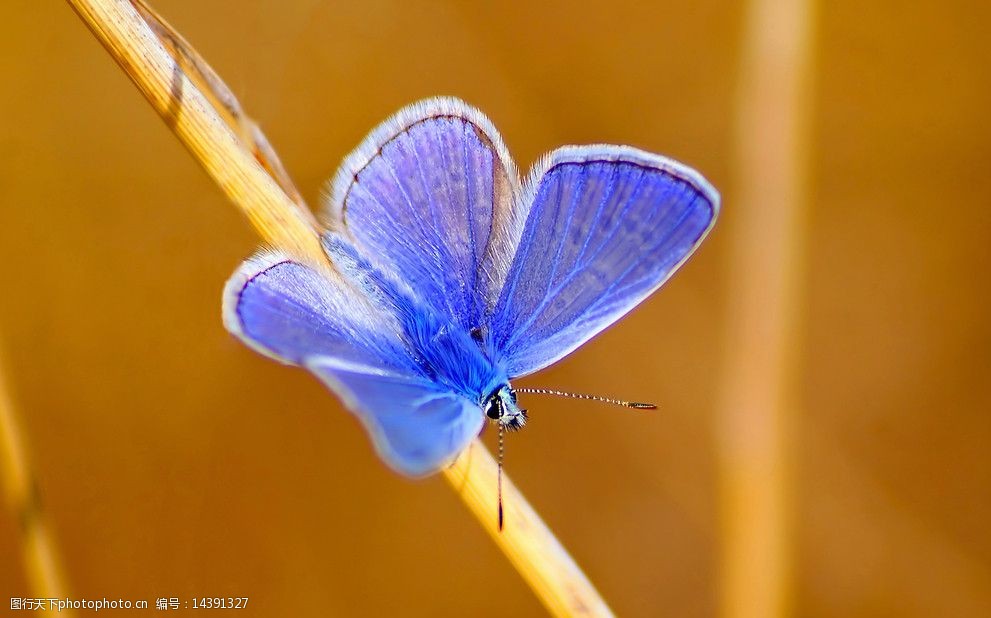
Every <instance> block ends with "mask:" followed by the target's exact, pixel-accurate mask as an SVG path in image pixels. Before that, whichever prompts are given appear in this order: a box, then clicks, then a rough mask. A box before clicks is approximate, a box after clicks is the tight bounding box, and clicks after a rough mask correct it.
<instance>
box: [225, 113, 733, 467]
mask: <svg viewBox="0 0 991 618" xmlns="http://www.w3.org/2000/svg"><path fill="white" fill-rule="evenodd" d="M327 195H328V197H327V203H326V206H325V212H324V216H325V220H326V224H327V231H326V233H325V234H324V235H323V237H322V240H323V248H324V250H325V252H326V254H327V257H328V259H329V261H330V262H331V264H333V267H334V271H335V273H333V274H331V273H327V272H325V270H324V269H320V268H313V267H311V266H309V265H307V264H304V263H301V262H299V261H297V260H294V259H292V258H291V257H289V256H285V255H282V254H279V253H273V252H264V253H262V254H259V255H258V256H256V257H254V258H252V259H249V260H248V261H246V262H245V263H244V264H243V265H242V267H241V268H240V269H238V271H237V272H236V273H235V274H234V276H233V277H232V278H231V280H230V281H229V282H228V284H227V287H226V289H225V294H224V321H225V325H226V326H227V328H228V329H229V330H231V331H232V332H233V333H234V334H236V335H237V336H239V337H240V338H241V339H242V340H244V341H245V342H246V343H247V344H248V345H249V346H251V347H253V348H254V349H256V350H258V351H260V352H262V353H263V354H266V355H268V356H271V357H273V358H276V359H277V360H280V361H282V362H285V363H288V364H294V365H300V366H303V367H305V368H307V369H308V370H310V371H311V372H312V373H314V374H315V375H316V376H317V377H318V378H319V379H320V380H321V381H323V382H324V383H325V384H326V385H327V386H328V387H330V389H331V390H333V391H334V392H335V393H336V394H337V395H338V396H339V397H341V399H342V400H343V401H344V403H345V404H346V406H347V407H348V408H349V409H350V410H351V411H352V412H354V413H355V415H356V416H357V417H358V418H359V420H361V421H362V423H363V424H364V425H365V427H366V429H367V430H368V431H369V433H370V435H371V437H372V440H373V443H374V444H375V446H376V449H377V450H378V452H379V454H380V456H381V457H382V458H383V459H384V460H385V461H386V463H388V464H389V465H391V466H392V467H393V468H395V469H396V470H398V471H400V472H402V473H404V474H408V475H412V476H419V475H423V474H429V473H431V472H434V471H436V470H437V469H438V468H440V467H441V466H443V465H445V464H446V463H447V462H449V461H450V460H451V458H453V457H454V456H456V455H457V454H458V453H459V452H460V451H461V450H462V449H463V448H464V447H465V446H466V445H467V444H468V443H469V442H470V441H471V439H472V438H474V437H475V436H476V435H477V434H478V433H479V431H480V430H481V428H482V426H483V424H484V422H485V419H486V418H488V419H491V420H494V421H496V422H498V423H500V425H501V426H502V427H505V428H508V429H518V428H520V427H522V426H523V425H524V424H525V423H526V420H527V416H526V411H525V410H522V409H521V408H520V407H519V405H518V404H517V401H516V394H515V393H514V391H513V389H512V387H511V386H510V380H511V379H513V378H516V377H519V376H522V375H526V374H529V373H532V372H534V371H538V370H540V369H542V368H543V367H546V366H548V365H550V364H552V363H554V362H556V361H557V360H559V359H560V358H562V357H564V356H566V355H567V354H569V353H570V352H572V351H573V350H574V349H576V348H577V347H579V346H580V345H582V344H583V343H584V342H585V341H587V340H588V339H589V338H591V337H592V336H594V335H595V334H597V333H598V332H600V331H601V330H603V329H604V328H606V327H607V326H609V325H610V324H612V323H613V322H615V321H616V320H618V319H619V318H620V317H621V316H622V315H624V314H625V313H626V312H628V311H629V310H631V309H632V308H633V307H634V306H636V305H637V304H638V303H639V302H641V301H642V300H644V299H645V298H646V297H647V296H649V295H650V294H651V293H652V292H653V291H654V290H656V289H657V288H658V287H660V286H661V285H662V284H663V283H664V282H665V281H666V280H667V279H668V277H670V275H671V274H672V273H673V272H674V271H675V270H676V269H677V268H678V267H679V266H680V265H681V264H682V263H683V262H684V261H685V260H686V259H687V258H688V256H689V255H690V254H691V253H692V251H694V249H695V248H696V247H697V246H698V244H699V243H700V242H701V240H702V238H703V237H704V236H705V235H706V233H707V232H708V231H709V229H710V228H711V226H712V224H713V222H714V220H715V217H716V212H717V209H718V194H717V193H716V192H715V190H714V189H713V188H712V187H711V186H710V185H709V184H708V183H707V182H706V181H705V180H704V179H703V178H702V177H701V176H700V175H698V173H697V172H695V171H694V170H691V169H690V168H687V167H685V166H683V165H681V164H679V163H676V162H673V161H671V160H670V159H666V158H664V157H660V156H658V155H652V154H650V153H646V152H643V151H640V150H637V149H634V148H629V147H623V146H586V147H565V148H561V149H558V150H556V151H554V152H552V153H551V154H549V155H547V156H546V157H544V158H543V159H542V160H541V161H540V162H539V163H538V164H537V165H536V166H535V167H534V169H533V171H532V172H531V173H530V175H529V176H528V178H527V179H526V180H525V181H521V180H520V179H519V176H518V174H517V171H516V167H515V165H514V164H513V163H512V159H511V158H510V157H509V154H508V152H507V151H506V148H505V146H504V145H503V144H502V140H501V138H500V137H499V134H498V133H497V132H496V130H495V128H494V127H493V126H492V125H491V123H490V122H489V121H488V119H486V118H485V117H484V116H482V115H481V114H480V113H479V112H477V111H476V110H474V109H473V108H471V107H469V106H467V105H465V104H464V103H462V102H460V101H457V100H455V99H432V100H428V101H425V102H422V103H419V104H415V105H413V106H410V107H408V108H406V109H404V110H402V111H401V112H399V113H398V114H397V115H396V116H394V117H393V118H392V119H390V120H388V121H387V122H385V123H383V124H382V125H381V126H380V127H379V128H378V129H376V130H375V131H374V132H373V133H372V134H371V135H370V136H369V137H368V138H367V139H366V140H365V142H364V143H363V144H362V145H361V146H359V148H358V149H357V150H356V151H355V152H354V153H352V154H351V155H350V156H349V157H348V158H347V159H345V162H344V164H343V165H342V166H341V169H340V171H339V172H338V174H337V176H336V177H335V180H334V183H333V185H332V187H331V188H330V190H329V191H328V194H327Z"/></svg>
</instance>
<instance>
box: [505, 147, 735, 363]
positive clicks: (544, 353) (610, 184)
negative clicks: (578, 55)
mask: <svg viewBox="0 0 991 618" xmlns="http://www.w3.org/2000/svg"><path fill="white" fill-rule="evenodd" d="M521 200H522V201H523V202H525V203H526V204H527V205H528V209H527V210H528V212H529V215H528V218H527V221H526V224H525V227H524V230H523V234H522V238H521V241H520V245H519V249H518V250H517V251H516V254H515V256H514V258H513V261H512V264H511V266H510V268H509V272H508V274H507V276H506V279H505V285H504V287H503V289H502V291H501V294H500V296H499V298H498V301H497V302H496V303H495V306H494V308H493V310H492V315H491V317H490V319H489V322H488V329H489V331H490V332H491V334H492V335H491V336H492V337H493V339H494V344H495V347H496V349H498V350H499V351H500V352H501V354H502V357H503V359H504V362H505V363H506V364H507V367H508V371H509V375H511V376H520V375H525V374H528V373H531V372H533V371H537V370H538V369H541V368H543V367H546V366H548V365H550V364H551V363H554V362H555V361H557V360H559V359H560V358H562V357H563V356H565V355H567V354H569V353H570V352H571V351H573V350H574V349H575V348H577V347H578V346H580V345H581V344H583V343H584V342H586V341H587V340H588V339H590V338H591V337H593V336H594V335H596V334H597V333H599V332H600V331H602V330H603V329H604V328H606V327H607V326H609V325H610V324H612V323H613V322H615V321H616V320H618V319H619V318H620V317H622V316H623V315H624V314H625V313H627V312H628V311H630V310H631V309H632V308H633V307H635V306H636V305H637V304H638V303H640V302H641V301H642V300H644V299H645V298H646V297H647V296H649V295H650V294H651V293H652V292H653V291H654V290H656V289H657V288H658V287H660V286H661V285H662V284H663V283H664V282H665V281H666V280H667V279H668V277H670V276H671V275H672V274H673V273H674V271H675V270H677V268H678V267H679V266H681V264H682V263H683V262H684V261H685V260H686V259H687V258H688V257H689V256H690V255H691V254H692V252H693V251H694V250H695V248H696V247H697V246H698V244H699V243H700V242H701V241H702V239H703V238H704V237H705V235H706V234H707V233H708V231H709V229H710V228H711V227H712V224H713V223H714V222H715V218H716V214H717V211H718V208H719V195H718V193H717V192H716V190H715V189H714V188H713V187H712V186H711V185H710V184H709V183H708V182H707V181H706V180H705V179H704V178H702V177H701V176H700V175H699V174H698V173H697V172H695V171H694V170H691V169H690V168H687V167H685V166H683V165H681V164H679V163H676V162H674V161H671V160H669V159H666V158H664V157H660V156H658V155H653V154H650V153H646V152H643V151H640V150H636V149H634V148H628V147H620V146H590V147H566V148H562V149H559V150H557V151H554V152H553V153H551V154H550V155H549V156H548V157H547V158H546V159H545V160H544V161H543V162H542V163H541V164H538V166H537V167H536V168H535V170H534V172H533V173H532V174H531V176H530V178H529V180H528V182H527V184H526V187H525V188H524V190H523V193H522V196H521Z"/></svg>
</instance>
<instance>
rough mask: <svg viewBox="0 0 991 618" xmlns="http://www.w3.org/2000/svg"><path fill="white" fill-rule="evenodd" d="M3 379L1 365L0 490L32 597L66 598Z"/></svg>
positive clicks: (51, 541)
mask: <svg viewBox="0 0 991 618" xmlns="http://www.w3.org/2000/svg"><path fill="white" fill-rule="evenodd" d="M0 361H2V359H0ZM4 377H5V376H4V372H3V363H2V362H0V478H2V483H0V487H2V489H3V493H4V498H5V502H6V503H7V508H8V509H9V510H10V512H11V513H12V514H13V515H14V521H16V522H17V524H18V531H19V533H20V537H21V555H22V557H23V561H24V572H25V574H26V576H27V580H28V586H29V587H30V596H31V598H40V599H64V598H66V597H67V596H68V595H67V594H66V589H65V585H64V579H63V577H62V569H61V567H60V560H59V556H58V548H57V547H56V545H55V541H54V538H53V537H52V534H51V531H50V530H49V527H48V523H47V519H46V517H45V513H44V510H43V509H42V507H41V503H40V502H39V499H38V489H37V482H36V480H35V475H34V471H33V470H32V468H31V461H30V457H29V456H28V453H27V449H26V447H25V445H24V438H23V435H22V433H21V425H20V422H19V421H18V419H17V415H16V412H15V411H14V404H13V398H12V397H11V396H10V392H9V391H8V390H7V384H6V382H5V380H4ZM46 607H47V606H46ZM63 611H68V612H69V614H68V615H69V616H74V615H75V612H74V611H73V610H71V609H66V610H63Z"/></svg>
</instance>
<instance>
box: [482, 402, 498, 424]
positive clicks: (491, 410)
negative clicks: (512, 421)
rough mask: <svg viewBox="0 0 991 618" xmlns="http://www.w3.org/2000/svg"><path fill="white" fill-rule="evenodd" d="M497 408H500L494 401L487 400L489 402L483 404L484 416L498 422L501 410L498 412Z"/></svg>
mask: <svg viewBox="0 0 991 618" xmlns="http://www.w3.org/2000/svg"><path fill="white" fill-rule="evenodd" d="M499 408H500V406H499V405H498V404H497V403H496V401H495V400H494V399H492V400H489V402H488V403H486V404H485V416H487V417H489V418H491V419H492V420H494V421H497V420H499V417H500V416H502V410H500V409H499Z"/></svg>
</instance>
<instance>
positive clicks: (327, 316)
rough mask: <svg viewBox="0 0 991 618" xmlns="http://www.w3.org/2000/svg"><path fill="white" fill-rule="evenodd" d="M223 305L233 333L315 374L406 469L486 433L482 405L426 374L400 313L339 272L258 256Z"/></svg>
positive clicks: (424, 468) (435, 460)
mask: <svg viewBox="0 0 991 618" xmlns="http://www.w3.org/2000/svg"><path fill="white" fill-rule="evenodd" d="M223 305H224V324H225V325H226V326H227V328H228V330H230V331H231V332H232V333H234V334H235V335H237V336H238V337H239V338H241V339H242V340H243V341H244V342H245V343H247V344H248V345H249V346H251V347H252V348H254V349H255V350H257V351H259V352H261V353H263V354H265V355H267V356H270V357H272V358H275V359H277V360H279V361H282V362H284V363H289V364H295V365H303V366H305V367H306V368H307V369H309V370H310V371H311V372H313V373H314V374H316V376H317V377H318V378H320V380H321V381H323V382H324V383H325V384H326V385H327V386H329V387H330V388H331V390H333V391H334V392H335V393H336V394H337V395H338V396H339V397H340V398H341V399H342V400H343V401H344V402H345V404H346V406H347V407H348V408H349V409H350V410H351V411H352V412H353V413H354V414H355V415H356V416H357V417H358V418H359V419H360V420H361V422H362V424H363V425H364V426H365V428H366V429H367V430H368V432H369V434H370V436H371V438H372V441H373V442H374V444H375V446H376V449H377V450H378V452H379V454H380V455H381V457H382V459H383V460H384V461H386V463H388V464H389V465H390V466H392V467H393V468H394V469H395V470H397V471H399V472H402V473H403V474H407V475H410V476H419V475H423V474H426V473H429V472H432V471H435V470H436V469H437V468H438V467H440V466H441V465H443V464H444V463H446V462H447V461H449V460H450V459H452V458H453V457H454V456H455V455H457V454H458V453H459V452H460V451H461V450H462V449H464V447H465V446H466V445H467V443H468V442H469V441H470V440H471V438H472V437H474V436H476V435H478V432H479V431H480V430H481V426H482V420H483V416H482V413H481V410H480V408H479V406H478V403H477V402H474V403H473V402H471V401H470V400H468V399H466V398H464V397H462V396H459V395H457V394H455V393H453V392H451V391H450V390H449V389H445V387H444V386H442V385H440V384H438V383H436V382H433V381H431V380H429V379H428V378H427V377H426V376H424V375H423V372H422V368H421V367H420V366H419V365H418V364H417V363H416V362H415V361H414V359H413V358H412V356H411V355H410V352H409V349H408V347H407V344H406V342H405V341H403V339H402V337H401V336H400V334H399V332H400V330H401V326H400V324H399V323H398V321H397V320H396V318H395V316H394V315H393V314H391V313H389V312H387V311H383V310H382V307H381V306H379V305H375V304H373V303H369V302H368V300H367V298H365V297H364V296H363V295H362V294H361V292H360V291H359V290H357V289H355V288H354V287H353V286H352V285H351V284H350V283H348V282H346V281H345V280H343V279H341V278H339V277H335V276H334V275H333V274H332V273H329V272H322V271H318V270H316V269H314V268H311V267H309V266H306V265H303V264H300V263H299V262H296V261H294V260H292V259H290V258H289V257H287V256H285V255H283V254H279V253H275V252H264V253H260V254H259V255H257V256H255V257H253V258H251V259H249V260H247V261H245V262H244V264H242V266H241V268H239V269H238V271H237V272H235V273H234V276H233V277H231V279H230V280H229V281H228V284H227V287H226V288H225V291H224V303H223Z"/></svg>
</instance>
